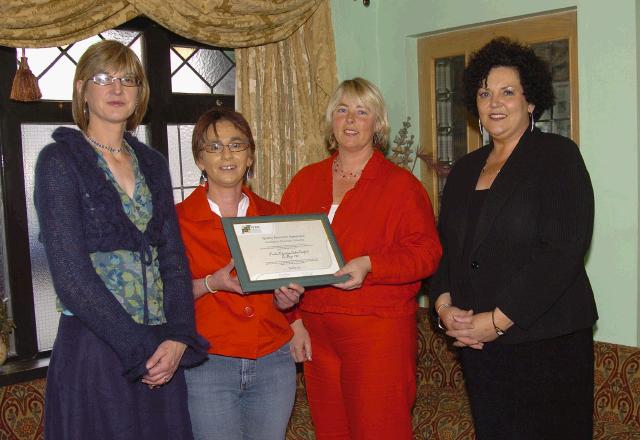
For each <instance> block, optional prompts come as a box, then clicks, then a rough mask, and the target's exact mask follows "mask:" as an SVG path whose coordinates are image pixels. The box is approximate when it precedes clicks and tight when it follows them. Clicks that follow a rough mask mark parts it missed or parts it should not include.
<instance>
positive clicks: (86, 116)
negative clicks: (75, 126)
mask: <svg viewBox="0 0 640 440" xmlns="http://www.w3.org/2000/svg"><path fill="white" fill-rule="evenodd" d="M82 112H83V113H84V118H85V119H86V120H87V121H88V120H89V104H87V103H86V102H85V103H84V108H83V109H82Z"/></svg>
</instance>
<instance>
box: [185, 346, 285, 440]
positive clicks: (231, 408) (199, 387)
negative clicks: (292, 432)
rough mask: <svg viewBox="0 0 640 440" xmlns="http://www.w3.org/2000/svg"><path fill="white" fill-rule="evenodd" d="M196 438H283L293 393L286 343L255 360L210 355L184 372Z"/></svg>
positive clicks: (241, 439) (228, 439) (258, 439)
mask: <svg viewBox="0 0 640 440" xmlns="http://www.w3.org/2000/svg"><path fill="white" fill-rule="evenodd" d="M185 379H186V381H187V390H188V393H189V413H190V414H191V424H192V426H193V435H194V438H195V439H196V440H200V439H202V440H213V439H221V440H282V439H284V436H285V431H286V429H287V423H288V422H289V417H290V416H291V409H292V408H293V401H294V399H295V393H296V369H295V363H294V362H293V358H292V357H291V353H290V352H289V343H286V344H284V345H283V346H282V347H280V348H279V349H278V350H276V351H274V352H273V353H270V354H268V355H265V356H262V357H261V358H258V359H255V360H254V359H243V358H236V357H228V356H218V355H209V360H208V361H207V362H205V363H204V364H202V365H200V366H197V367H195V368H191V369H188V370H185Z"/></svg>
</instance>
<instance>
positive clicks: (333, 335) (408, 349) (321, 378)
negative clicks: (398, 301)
mask: <svg viewBox="0 0 640 440" xmlns="http://www.w3.org/2000/svg"><path fill="white" fill-rule="evenodd" d="M302 320H303V322H304V325H305V327H306V328H307V330H308V331H309V334H310V337H311V347H312V353H313V354H312V357H313V360H312V361H308V362H306V363H305V365H304V373H305V381H306V387H307V396H308V399H309V405H310V407H311V417H312V419H313V424H314V426H315V430H316V437H317V438H318V440H325V439H332V440H334V439H343V440H360V439H362V440H365V439H366V440H376V439H380V440H390V439H393V440H403V439H407V440H410V439H411V438H412V426H411V408H412V406H413V403H414V401H415V396H416V354H417V329H416V318H415V316H414V315H411V316H406V317H401V318H380V317H377V316H354V315H344V314H337V313H309V312H303V313H302Z"/></svg>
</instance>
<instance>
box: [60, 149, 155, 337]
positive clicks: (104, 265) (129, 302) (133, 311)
mask: <svg viewBox="0 0 640 440" xmlns="http://www.w3.org/2000/svg"><path fill="white" fill-rule="evenodd" d="M127 147H128V145H127ZM128 151H129V154H131V158H132V162H133V163H132V165H133V173H134V176H135V186H134V190H133V198H130V197H129V196H128V195H127V193H126V192H125V191H124V190H123V189H122V188H121V187H120V185H118V183H117V181H116V179H115V177H114V175H113V173H112V172H111V170H110V169H109V165H108V164H107V162H106V160H105V159H104V158H103V157H102V154H99V153H98V152H96V154H97V155H98V165H99V166H100V168H102V170H103V171H104V173H105V175H106V176H107V179H108V180H109V181H110V182H111V184H112V185H113V186H114V187H115V188H116V190H117V191H118V194H119V195H120V201H121V202H122V208H123V209H124V212H125V214H127V217H129V220H131V222H132V223H133V224H134V225H135V226H136V227H137V228H138V229H139V230H140V231H144V230H145V229H146V227H147V223H148V222H149V220H150V219H151V217H152V215H153V201H152V197H151V191H150V190H149V186H148V185H147V183H146V181H145V179H144V176H143V175H142V173H141V172H140V168H139V166H138V159H137V157H136V155H135V153H134V151H133V149H131V148H128ZM90 257H91V262H92V263H93V267H94V268H95V270H96V273H97V274H98V276H99V277H100V279H102V281H103V282H104V284H105V286H106V287H107V289H109V291H110V292H111V293H112V294H113V295H114V296H115V297H116V298H117V299H118V301H119V302H120V304H121V305H122V307H123V308H124V309H125V310H126V311H127V313H129V315H131V317H132V318H133V320H134V321H135V322H137V323H139V324H143V323H144V285H143V274H142V271H143V270H146V274H145V275H146V279H147V307H148V310H149V317H148V319H149V321H148V324H149V325H157V324H164V323H165V322H166V318H165V316H164V309H163V304H162V278H161V277H160V269H159V263H158V251H157V249H156V248H155V247H153V248H152V263H151V265H149V266H145V265H143V264H142V262H141V261H140V253H139V252H132V251H128V250H115V251H111V252H94V253H92V254H90ZM63 312H64V313H65V314H68V315H70V314H71V313H69V311H68V310H64V311H63Z"/></svg>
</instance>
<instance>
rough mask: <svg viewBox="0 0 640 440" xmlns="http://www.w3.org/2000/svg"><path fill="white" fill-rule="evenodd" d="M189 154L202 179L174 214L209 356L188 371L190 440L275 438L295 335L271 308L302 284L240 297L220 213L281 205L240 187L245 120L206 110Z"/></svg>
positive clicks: (246, 167)
mask: <svg viewBox="0 0 640 440" xmlns="http://www.w3.org/2000/svg"><path fill="white" fill-rule="evenodd" d="M192 148H193V157H194V159H195V161H196V164H197V165H198V167H199V168H200V169H201V170H202V178H201V185H200V186H199V187H198V188H196V189H195V191H194V192H193V193H192V194H191V195H190V196H189V197H187V199H185V200H184V202H182V203H180V204H178V206H177V210H178V218H179V221H180V229H181V233H182V238H183V240H184V243H185V247H186V251H187V256H188V258H189V266H190V268H191V274H192V277H193V294H194V296H195V298H196V303H195V315H196V327H197V330H198V333H200V334H201V335H202V336H204V337H205V339H207V340H208V341H209V344H210V348H209V359H208V361H207V362H205V363H204V364H202V365H200V366H198V367H196V368H192V369H190V370H189V371H188V372H187V373H186V381H187V388H188V393H189V412H190V414H191V422H192V425H193V433H194V436H195V438H196V439H207V440H210V439H223V440H230V439H242V438H260V439H265V440H282V438H284V433H285V430H286V427H287V422H288V421H289V416H290V414H291V408H292V407H293V400H294V396H295V364H294V362H293V358H292V356H291V353H290V350H289V340H290V339H291V336H292V335H293V332H292V330H291V328H290V326H289V322H288V321H287V319H286V318H285V316H284V315H283V314H282V312H281V311H280V310H278V309H277V308H282V309H284V308H289V307H291V306H292V305H294V304H295V303H296V302H297V298H298V296H299V295H300V293H301V292H302V291H303V289H302V288H301V287H299V286H296V285H291V286H290V287H291V288H287V287H283V288H280V289H278V290H277V291H276V292H275V295H274V294H273V293H257V294H243V292H242V290H241V288H240V284H239V283H238V279H237V278H236V277H235V276H234V275H233V274H232V270H233V261H232V260H231V255H230V252H229V248H228V246H227V242H226V239H225V236H224V231H223V229H222V222H221V221H220V217H242V216H245V215H248V216H257V215H273V214H278V213H280V207H279V206H278V205H276V204H275V203H271V202H269V201H267V200H264V199H262V198H260V197H258V196H257V195H256V194H254V193H253V192H251V190H249V189H248V188H247V187H246V186H244V185H243V183H244V182H245V180H246V178H247V176H248V175H249V174H250V172H251V171H250V170H251V166H252V164H253V158H254V150H255V143H254V140H253V136H252V135H251V129H250V128H249V124H248V123H247V121H246V120H245V119H244V117H243V116H242V115H241V114H240V113H237V112H234V111H231V110H222V109H213V110H210V111H208V112H206V113H205V114H204V115H202V116H201V117H200V119H199V120H198V122H197V123H196V126H195V127H194V131H193V142H192Z"/></svg>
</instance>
